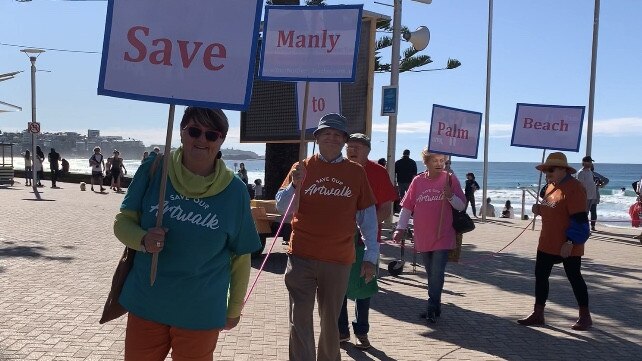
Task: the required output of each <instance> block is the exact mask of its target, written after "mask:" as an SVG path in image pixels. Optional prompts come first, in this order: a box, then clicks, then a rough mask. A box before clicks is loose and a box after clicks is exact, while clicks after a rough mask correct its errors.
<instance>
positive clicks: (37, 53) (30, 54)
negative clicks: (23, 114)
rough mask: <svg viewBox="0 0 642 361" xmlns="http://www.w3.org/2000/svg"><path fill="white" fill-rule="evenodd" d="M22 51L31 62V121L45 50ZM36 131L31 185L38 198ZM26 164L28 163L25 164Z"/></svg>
mask: <svg viewBox="0 0 642 361" xmlns="http://www.w3.org/2000/svg"><path fill="white" fill-rule="evenodd" d="M20 51H21V52H23V53H25V54H27V56H28V57H29V61H30V62H31V122H32V123H35V122H36V59H37V58H38V56H40V54H42V53H44V52H45V51H44V50H42V49H22V50H20ZM36 156H37V155H36V133H33V132H32V133H31V163H32V166H31V171H32V179H31V185H32V187H33V193H34V194H35V195H36V198H38V199H40V194H39V193H38V185H37V184H38V183H37V182H36V178H37V174H36V161H35V157H36ZM25 166H26V165H25Z"/></svg>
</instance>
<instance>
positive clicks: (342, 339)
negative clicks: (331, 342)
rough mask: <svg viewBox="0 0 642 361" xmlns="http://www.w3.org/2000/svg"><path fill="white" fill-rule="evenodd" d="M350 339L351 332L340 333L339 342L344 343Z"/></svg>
mask: <svg viewBox="0 0 642 361" xmlns="http://www.w3.org/2000/svg"><path fill="white" fill-rule="evenodd" d="M349 341H350V334H349V333H340V334H339V342H340V343H344V342H349Z"/></svg>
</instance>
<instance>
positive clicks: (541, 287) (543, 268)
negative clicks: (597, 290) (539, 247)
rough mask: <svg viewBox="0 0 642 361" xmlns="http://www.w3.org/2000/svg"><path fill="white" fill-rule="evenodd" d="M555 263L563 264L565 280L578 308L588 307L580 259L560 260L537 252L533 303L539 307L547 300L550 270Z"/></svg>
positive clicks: (560, 258) (558, 257) (574, 257)
mask: <svg viewBox="0 0 642 361" xmlns="http://www.w3.org/2000/svg"><path fill="white" fill-rule="evenodd" d="M556 263H563V264H564V271H565V272H566V278H568V280H569V282H571V287H573V294H574V295H575V299H576V300H577V304H578V306H580V307H588V303H589V297H588V290H587V288H586V282H584V278H582V273H581V272H580V266H581V265H582V257H580V256H572V257H568V258H562V257H560V256H555V255H552V254H548V253H544V252H541V251H537V260H536V261H535V303H536V304H538V305H541V306H544V305H545V304H546V300H547V299H548V278H549V277H550V276H551V270H552V269H553V265H554V264H556Z"/></svg>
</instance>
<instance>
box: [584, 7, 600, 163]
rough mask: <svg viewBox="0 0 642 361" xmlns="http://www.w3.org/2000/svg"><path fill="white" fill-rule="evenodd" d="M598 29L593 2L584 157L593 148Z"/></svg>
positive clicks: (598, 19)
mask: <svg viewBox="0 0 642 361" xmlns="http://www.w3.org/2000/svg"><path fill="white" fill-rule="evenodd" d="M599 28H600V0H595V9H594V14H593V46H592V48H591V80H590V85H589V104H588V120H587V125H586V155H591V151H592V146H593V109H594V108H595V68H596V67H597V38H598V36H597V35H598V31H599Z"/></svg>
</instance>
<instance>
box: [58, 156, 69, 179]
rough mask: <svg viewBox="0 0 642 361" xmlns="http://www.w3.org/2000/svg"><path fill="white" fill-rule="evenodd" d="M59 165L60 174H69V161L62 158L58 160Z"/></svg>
mask: <svg viewBox="0 0 642 361" xmlns="http://www.w3.org/2000/svg"><path fill="white" fill-rule="evenodd" d="M60 165H61V166H62V170H61V172H62V174H63V175H67V174H69V161H68V160H67V159H65V158H62V160H60Z"/></svg>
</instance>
